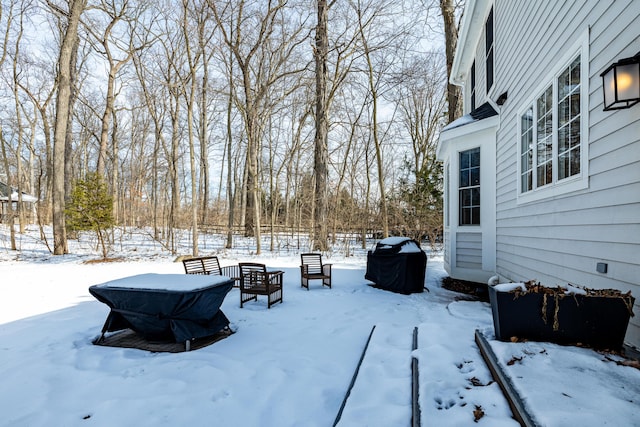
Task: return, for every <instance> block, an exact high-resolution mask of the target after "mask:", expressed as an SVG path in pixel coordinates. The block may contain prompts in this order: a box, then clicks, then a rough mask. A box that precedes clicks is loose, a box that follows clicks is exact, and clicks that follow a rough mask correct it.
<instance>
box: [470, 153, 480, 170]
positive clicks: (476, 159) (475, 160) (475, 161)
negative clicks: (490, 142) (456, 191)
mask: <svg viewBox="0 0 640 427" xmlns="http://www.w3.org/2000/svg"><path fill="white" fill-rule="evenodd" d="M470 156H471V162H470V163H469V166H471V167H480V149H479V148H476V149H474V150H471V152H470Z"/></svg>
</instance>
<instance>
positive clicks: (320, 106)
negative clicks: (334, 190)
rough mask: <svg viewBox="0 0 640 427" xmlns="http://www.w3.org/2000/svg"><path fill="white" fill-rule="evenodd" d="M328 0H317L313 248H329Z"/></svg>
mask: <svg viewBox="0 0 640 427" xmlns="http://www.w3.org/2000/svg"><path fill="white" fill-rule="evenodd" d="M328 7H329V6H328V5H327V1H326V0H317V8H318V21H317V22H318V23H317V25H316V45H315V49H314V51H313V53H314V57H315V63H316V108H315V122H316V135H315V145H314V147H315V149H314V161H313V175H314V179H315V212H314V218H313V222H314V225H313V226H314V233H313V249H314V250H318V251H326V250H327V249H328V237H329V236H328V234H327V209H328V179H329V169H328V167H327V163H328V161H329V159H328V157H329V148H328V145H327V134H328V132H329V122H328V117H327V115H328V111H327V107H328V106H327V55H328V50H329V36H328V34H327V9H328Z"/></svg>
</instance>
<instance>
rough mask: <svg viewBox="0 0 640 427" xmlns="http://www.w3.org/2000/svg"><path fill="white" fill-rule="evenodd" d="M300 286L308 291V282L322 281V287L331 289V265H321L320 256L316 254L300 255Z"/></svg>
mask: <svg viewBox="0 0 640 427" xmlns="http://www.w3.org/2000/svg"><path fill="white" fill-rule="evenodd" d="M300 260H301V261H302V263H301V265H300V277H301V286H302V287H304V288H307V290H309V280H322V286H328V287H329V289H331V264H323V263H322V255H321V254H318V253H306V254H300Z"/></svg>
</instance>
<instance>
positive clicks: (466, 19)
mask: <svg viewBox="0 0 640 427" xmlns="http://www.w3.org/2000/svg"><path fill="white" fill-rule="evenodd" d="M491 6H493V0H467V4H466V6H465V8H464V14H463V15H462V23H461V24H460V33H459V35H458V43H457V45H456V54H455V57H454V59H453V65H452V66H451V77H450V78H449V82H451V84H454V85H456V86H462V85H463V84H464V82H465V81H466V79H467V74H468V73H469V70H470V69H471V64H473V61H474V60H475V57H476V50H477V47H478V42H479V41H480V37H481V36H482V31H483V30H484V23H485V21H486V19H487V15H489V11H490V10H491Z"/></svg>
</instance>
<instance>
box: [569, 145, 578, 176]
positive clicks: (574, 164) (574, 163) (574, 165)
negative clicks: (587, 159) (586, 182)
mask: <svg viewBox="0 0 640 427" xmlns="http://www.w3.org/2000/svg"><path fill="white" fill-rule="evenodd" d="M570 153H571V176H573V175H577V174H579V173H580V149H579V148H576V149H574V150H571V152H570Z"/></svg>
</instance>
